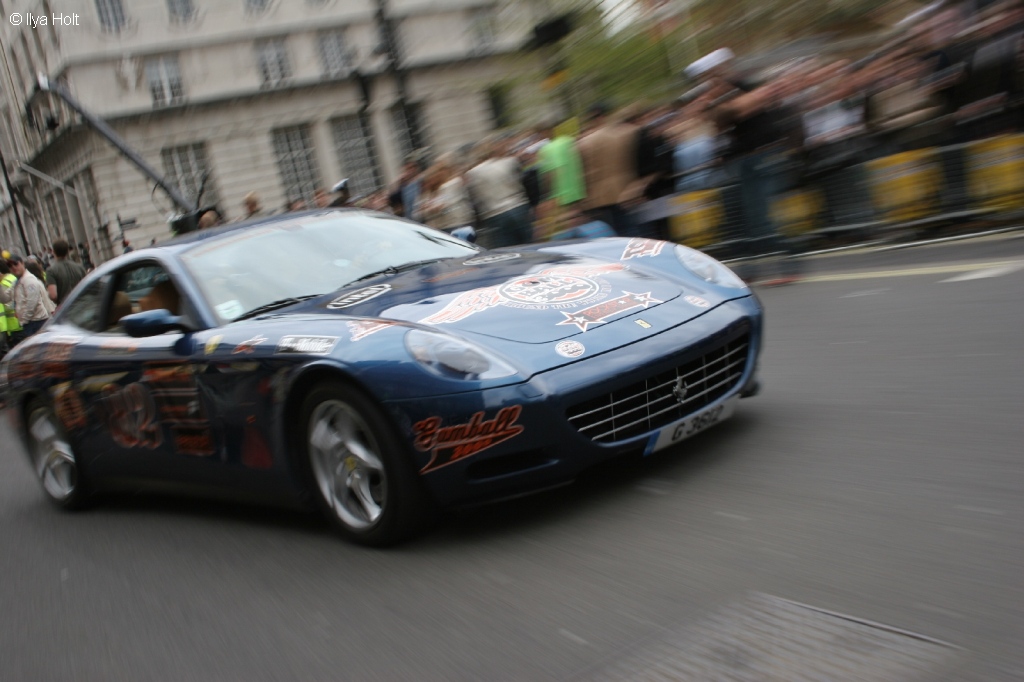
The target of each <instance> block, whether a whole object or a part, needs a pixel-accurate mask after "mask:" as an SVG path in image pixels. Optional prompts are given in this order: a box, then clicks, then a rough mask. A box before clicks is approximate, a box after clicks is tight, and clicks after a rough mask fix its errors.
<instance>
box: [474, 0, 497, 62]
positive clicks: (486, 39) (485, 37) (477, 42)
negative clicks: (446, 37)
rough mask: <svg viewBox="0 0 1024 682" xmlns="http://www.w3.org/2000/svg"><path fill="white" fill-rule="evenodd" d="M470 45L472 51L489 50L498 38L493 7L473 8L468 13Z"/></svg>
mask: <svg viewBox="0 0 1024 682" xmlns="http://www.w3.org/2000/svg"><path fill="white" fill-rule="evenodd" d="M469 35H470V47H471V49H472V50H473V51H474V52H477V53H480V52H490V51H491V50H493V49H494V44H495V43H496V42H497V40H498V20H497V15H496V14H495V11H494V8H493V7H484V8H481V9H477V10H474V11H473V12H472V13H471V14H470V15H469Z"/></svg>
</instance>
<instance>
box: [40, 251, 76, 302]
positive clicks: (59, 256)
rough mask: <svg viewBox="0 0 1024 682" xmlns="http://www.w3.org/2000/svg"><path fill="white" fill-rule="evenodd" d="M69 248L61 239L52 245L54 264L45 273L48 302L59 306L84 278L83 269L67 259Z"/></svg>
mask: <svg viewBox="0 0 1024 682" xmlns="http://www.w3.org/2000/svg"><path fill="white" fill-rule="evenodd" d="M69 251H70V247H69V246H68V243H67V242H66V241H65V240H63V239H58V240H57V241H55V242H54V243H53V255H54V256H56V262H55V263H54V264H53V265H51V266H50V269H49V270H47V271H46V291H47V293H48V294H49V295H50V300H51V301H53V302H54V303H56V304H57V305H60V304H61V303H63V302H64V299H65V298H67V297H68V294H70V293H71V290H72V289H74V288H75V286H76V285H77V284H78V283H79V282H81V281H82V278H83V277H85V268H83V267H82V266H81V265H79V264H78V263H76V262H74V261H73V260H69V259H68V252H69Z"/></svg>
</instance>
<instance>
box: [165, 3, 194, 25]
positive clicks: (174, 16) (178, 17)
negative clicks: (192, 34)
mask: <svg viewBox="0 0 1024 682" xmlns="http://www.w3.org/2000/svg"><path fill="white" fill-rule="evenodd" d="M167 12H168V13H169V14H170V15H171V21H178V22H181V23H185V22H188V21H191V20H192V19H193V18H194V17H195V16H196V6H195V4H193V2H192V0H167Z"/></svg>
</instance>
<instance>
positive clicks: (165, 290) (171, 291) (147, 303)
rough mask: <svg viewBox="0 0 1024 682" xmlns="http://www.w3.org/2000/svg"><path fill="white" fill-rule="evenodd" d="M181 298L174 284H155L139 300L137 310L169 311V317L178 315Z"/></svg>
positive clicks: (165, 281)
mask: <svg viewBox="0 0 1024 682" xmlns="http://www.w3.org/2000/svg"><path fill="white" fill-rule="evenodd" d="M180 308H181V297H180V295H179V294H178V290H177V289H176V288H175V286H174V284H173V283H172V282H171V281H170V280H169V279H165V280H164V281H162V282H160V283H159V284H157V285H156V286H155V287H153V288H152V289H150V290H149V293H148V294H146V295H145V296H143V297H142V298H140V299H139V310H140V312H141V311H145V310H160V309H163V310H169V311H171V315H180V314H181V313H180V312H179V309H180Z"/></svg>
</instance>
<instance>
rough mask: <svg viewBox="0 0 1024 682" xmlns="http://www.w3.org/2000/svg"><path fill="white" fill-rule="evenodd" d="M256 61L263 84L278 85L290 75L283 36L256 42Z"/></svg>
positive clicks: (289, 63) (290, 67) (290, 68)
mask: <svg viewBox="0 0 1024 682" xmlns="http://www.w3.org/2000/svg"><path fill="white" fill-rule="evenodd" d="M256 61H257V65H258V67H259V70H260V79H261V80H262V82H263V85H279V84H281V83H282V82H284V81H286V80H288V78H290V77H291V75H292V65H291V62H290V61H289V60H288V46H287V45H285V42H284V38H274V39H273V40H264V41H262V42H259V43H256Z"/></svg>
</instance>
